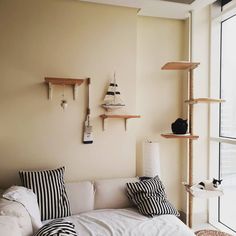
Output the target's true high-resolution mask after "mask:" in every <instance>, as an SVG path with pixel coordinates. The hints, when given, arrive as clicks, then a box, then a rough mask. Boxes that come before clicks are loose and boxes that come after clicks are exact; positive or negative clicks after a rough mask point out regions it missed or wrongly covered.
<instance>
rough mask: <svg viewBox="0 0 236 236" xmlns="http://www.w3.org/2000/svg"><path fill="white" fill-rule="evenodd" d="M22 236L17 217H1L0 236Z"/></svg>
mask: <svg viewBox="0 0 236 236" xmlns="http://www.w3.org/2000/svg"><path fill="white" fill-rule="evenodd" d="M6 235H7V236H17V235H22V234H21V230H20V227H19V225H18V223H17V219H16V217H11V216H1V215H0V236H6Z"/></svg>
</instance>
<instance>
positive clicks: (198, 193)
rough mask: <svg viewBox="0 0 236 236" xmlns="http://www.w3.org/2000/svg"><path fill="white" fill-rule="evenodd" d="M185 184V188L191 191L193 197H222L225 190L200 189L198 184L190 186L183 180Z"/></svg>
mask: <svg viewBox="0 0 236 236" xmlns="http://www.w3.org/2000/svg"><path fill="white" fill-rule="evenodd" d="M183 185H184V186H185V189H186V191H187V192H188V193H190V194H191V195H192V196H193V197H197V198H212V197H220V196H222V195H224V191H223V190H220V189H218V190H213V191H209V190H204V189H200V188H198V187H197V186H196V185H193V186H190V185H188V184H187V183H184V182H183Z"/></svg>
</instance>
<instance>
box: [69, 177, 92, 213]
mask: <svg viewBox="0 0 236 236" xmlns="http://www.w3.org/2000/svg"><path fill="white" fill-rule="evenodd" d="M65 187H66V192H67V196H68V199H69V202H70V208H71V213H72V215H76V214H79V213H82V212H86V211H92V210H93V209H94V188H93V184H92V183H91V182H90V181H81V182H77V183H76V182H75V183H66V184H65Z"/></svg>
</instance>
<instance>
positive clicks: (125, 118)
mask: <svg viewBox="0 0 236 236" xmlns="http://www.w3.org/2000/svg"><path fill="white" fill-rule="evenodd" d="M100 117H101V118H102V126H103V130H105V120H106V119H124V121H125V130H127V120H128V119H133V118H141V116H139V115H107V114H102V115H100Z"/></svg>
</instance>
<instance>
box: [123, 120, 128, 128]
mask: <svg viewBox="0 0 236 236" xmlns="http://www.w3.org/2000/svg"><path fill="white" fill-rule="evenodd" d="M124 120H125V131H127V123H128V119H127V118H125V119H124Z"/></svg>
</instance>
